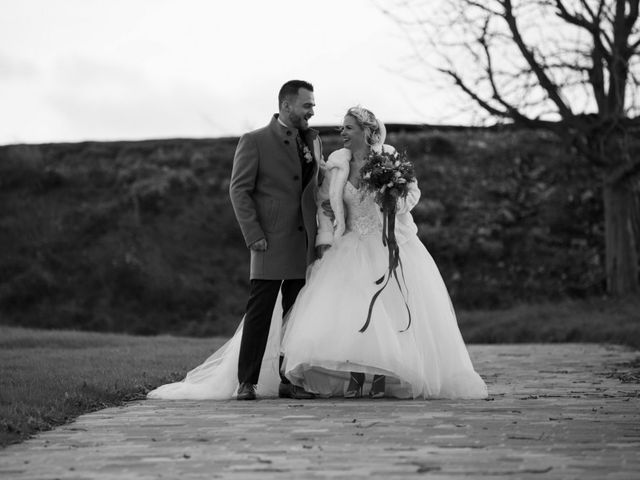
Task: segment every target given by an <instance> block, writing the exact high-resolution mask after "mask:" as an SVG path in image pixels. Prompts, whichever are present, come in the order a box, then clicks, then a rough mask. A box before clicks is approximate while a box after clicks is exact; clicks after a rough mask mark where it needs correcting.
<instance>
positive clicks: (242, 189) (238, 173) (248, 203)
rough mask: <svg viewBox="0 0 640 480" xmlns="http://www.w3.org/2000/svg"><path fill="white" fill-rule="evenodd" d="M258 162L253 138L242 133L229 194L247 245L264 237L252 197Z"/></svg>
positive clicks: (257, 153) (258, 154)
mask: <svg viewBox="0 0 640 480" xmlns="http://www.w3.org/2000/svg"><path fill="white" fill-rule="evenodd" d="M259 163H260V153H259V151H258V147H257V145H256V144H255V141H254V139H253V138H251V136H250V135H243V136H242V137H241V138H240V141H239V142H238V146H237V148H236V153H235V156H234V157H233V169H232V171H231V182H230V183H229V196H230V197H231V204H232V205H233V211H234V212H235V215H236V219H237V220H238V224H239V225H240V230H241V231H242V235H243V237H244V241H245V243H246V245H247V246H249V245H251V244H252V243H254V242H256V241H258V240H260V239H262V238H266V236H265V234H264V230H263V229H262V227H261V226H260V222H259V221H258V211H257V209H256V205H255V201H254V199H253V192H254V190H255V185H256V180H257V177H258V165H259Z"/></svg>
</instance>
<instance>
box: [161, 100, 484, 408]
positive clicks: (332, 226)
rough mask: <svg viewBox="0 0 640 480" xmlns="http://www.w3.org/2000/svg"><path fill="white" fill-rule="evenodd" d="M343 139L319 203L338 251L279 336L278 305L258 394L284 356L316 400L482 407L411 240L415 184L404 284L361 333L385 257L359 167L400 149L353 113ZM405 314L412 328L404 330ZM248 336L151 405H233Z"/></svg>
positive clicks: (406, 212) (367, 118) (450, 322)
mask: <svg viewBox="0 0 640 480" xmlns="http://www.w3.org/2000/svg"><path fill="white" fill-rule="evenodd" d="M341 135H342V138H343V142H344V148H342V149H339V150H337V151H335V152H333V153H332V154H331V155H330V156H329V159H328V160H327V163H326V168H325V173H326V178H325V180H324V182H323V184H322V186H321V191H320V192H319V201H318V204H319V205H320V207H319V209H318V222H319V228H318V239H317V242H316V244H317V245H321V244H331V247H330V248H329V249H328V250H326V251H325V253H324V255H323V256H322V258H320V259H319V260H317V261H316V262H315V263H313V264H312V265H311V266H310V267H309V269H308V272H307V279H306V285H305V286H304V287H303V289H302V290H301V291H300V293H299V295H298V298H297V300H296V303H295V304H294V306H293V307H292V308H291V310H290V311H289V312H288V315H287V318H286V323H285V327H284V330H285V331H284V332H282V331H281V321H279V319H281V318H282V311H281V310H280V308H279V307H276V309H275V311H274V313H273V316H272V321H271V327H270V331H269V339H268V342H267V349H266V352H265V355H264V359H263V363H262V367H261V371H260V376H259V379H260V380H259V382H260V383H259V384H258V385H257V394H258V395H259V396H262V397H268V396H273V397H275V396H277V392H278V385H279V381H280V378H279V371H278V361H279V357H280V353H281V352H282V353H283V354H284V362H283V364H282V369H283V371H284V373H285V375H286V377H287V378H288V379H289V380H290V381H291V382H292V383H293V384H294V385H298V386H300V387H302V388H304V389H305V390H307V391H309V392H313V393H315V394H316V395H319V396H321V397H331V396H340V397H346V398H359V397H361V396H363V394H364V391H365V389H366V390H367V391H368V394H369V396H370V397H371V398H382V397H385V396H391V397H396V398H421V399H429V398H485V397H486V396H487V387H486V385H485V383H484V382H483V380H482V379H481V378H480V376H479V375H478V374H477V373H476V372H475V371H474V369H473V365H472V363H471V360H470V358H469V354H468V352H467V349H466V347H465V344H464V341H463V339H462V336H461V334H460V331H459V329H458V324H457V321H456V316H455V313H454V310H453V307H452V305H451V301H450V299H449V295H448V293H447V290H446V287H445V285H444V282H443V281H442V277H441V276H440V273H439V271H438V268H437V266H436V265H435V263H434V261H433V259H432V258H431V255H430V254H429V252H428V251H427V249H426V248H425V247H424V245H423V244H422V243H421V242H420V240H419V239H418V237H417V235H416V233H417V228H416V225H415V223H414V222H413V219H412V217H411V214H410V210H411V209H412V208H413V207H414V206H415V205H416V203H417V202H418V200H419V197H420V190H419V189H418V186H417V185H416V183H415V182H412V183H411V184H409V193H408V195H407V196H406V198H404V199H399V200H398V205H397V214H396V226H395V236H396V239H397V242H398V245H399V251H400V261H401V265H402V277H403V278H402V280H401V281H399V282H397V283H396V282H389V283H388V284H387V286H386V287H385V288H384V289H383V290H382V292H381V294H380V296H379V297H378V299H377V301H376V303H375V305H374V307H373V309H372V311H371V317H370V322H369V325H368V328H367V329H366V330H365V331H361V330H362V326H363V323H364V322H365V320H366V319H367V314H368V310H369V304H370V301H371V299H372V297H373V295H375V293H376V292H377V291H378V290H379V289H380V285H378V284H377V283H376V279H379V278H380V277H381V276H382V275H385V272H387V271H388V267H389V265H388V262H389V254H388V251H387V247H386V246H385V245H384V244H383V242H382V228H383V222H382V214H381V212H380V207H379V206H378V205H377V204H376V203H375V202H374V198H373V195H372V194H369V193H366V192H365V191H364V189H361V188H360V187H361V186H360V169H361V168H362V166H363V165H364V164H365V162H366V161H367V158H368V156H369V154H370V153H371V152H378V153H379V152H387V153H390V152H393V151H394V149H393V147H391V146H389V145H385V144H384V139H385V128H384V125H383V124H382V122H380V121H379V120H378V119H377V118H376V117H375V115H374V114H373V113H372V112H371V111H369V110H367V109H364V108H361V107H353V108H350V109H349V110H348V111H347V113H346V115H345V117H344V122H343V127H342V133H341ZM327 199H328V200H329V203H330V205H331V209H327V208H326V202H325V200H327ZM332 217H335V218H332ZM280 303H281V302H279V301H278V302H276V305H277V306H279V305H280ZM408 312H410V315H411V319H412V321H411V323H410V325H409V326H408V327H407V324H408V320H407V317H408ZM241 337H242V323H241V324H240V326H239V327H238V330H237V332H236V334H235V335H234V336H233V337H232V338H231V340H229V341H228V342H227V343H226V344H225V345H224V346H223V347H222V348H220V349H219V350H218V351H217V352H215V353H214V354H213V355H212V356H211V357H210V358H208V359H207V360H206V361H205V362H204V363H203V364H202V365H200V366H198V367H196V368H195V369H194V370H192V371H191V372H189V373H188V374H187V376H186V378H185V379H184V380H183V381H182V382H177V383H173V384H169V385H163V386H161V387H159V388H158V389H156V390H154V391H152V392H150V393H149V395H148V397H149V398H162V399H229V398H233V397H234V396H235V392H236V388H237V363H238V352H239V346H240V339H241Z"/></svg>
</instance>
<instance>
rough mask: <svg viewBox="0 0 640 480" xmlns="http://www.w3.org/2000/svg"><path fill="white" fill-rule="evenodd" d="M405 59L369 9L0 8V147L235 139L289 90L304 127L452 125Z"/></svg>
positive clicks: (341, 5)
mask: <svg viewBox="0 0 640 480" xmlns="http://www.w3.org/2000/svg"><path fill="white" fill-rule="evenodd" d="M381 3H384V2H383V1H379V2H378V4H381ZM410 56H411V50H410V47H409V44H408V42H407V41H406V39H405V38H404V36H403V35H402V33H401V32H400V31H399V29H398V28H397V26H396V25H395V24H394V23H393V22H392V20H390V19H389V18H387V17H386V16H385V15H384V14H383V13H381V11H380V10H379V8H378V7H377V6H376V2H374V1H372V0H318V1H313V2H311V1H305V0H269V1H266V0H226V1H224V2H223V1H214V0H180V1H178V0H0V144H8V143H22V142H25V143H37V142H60V141H81V140H119V139H147V138H167V137H218V136H227V135H237V134H240V133H242V132H244V131H246V130H249V129H253V128H258V127H260V126H262V125H264V124H266V123H267V122H268V121H269V118H270V116H271V114H273V113H274V112H275V111H276V109H277V100H276V97H277V91H278V89H279V88H280V86H281V85H282V83H284V82H285V81H286V80H289V79H291V78H300V79H304V80H308V81H310V82H311V83H313V84H314V87H315V97H316V104H317V107H316V116H315V117H314V119H312V121H311V124H312V125H314V124H315V125H326V124H338V123H339V122H341V120H342V116H343V114H344V112H345V111H346V109H347V108H348V107H350V106H352V105H355V104H361V105H363V106H365V107H368V108H370V109H372V110H373V111H374V112H375V113H376V114H377V115H378V116H379V117H380V118H382V119H383V120H384V121H385V122H387V123H389V122H409V123H412V122H416V123H423V122H427V123H452V122H453V123H456V122H458V123H460V122H464V119H461V118H456V117H451V116H450V115H449V113H448V112H449V109H448V99H447V97H446V96H445V95H443V93H442V92H440V91H437V90H435V89H434V88H433V87H432V86H430V85H429V83H428V82H416V81H415V80H409V79H407V73H408V72H406V65H407V64H408V59H409V58H410ZM403 72H404V73H403Z"/></svg>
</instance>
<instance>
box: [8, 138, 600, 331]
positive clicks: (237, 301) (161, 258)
mask: <svg viewBox="0 0 640 480" xmlns="http://www.w3.org/2000/svg"><path fill="white" fill-rule="evenodd" d="M323 138H324V143H325V150H326V152H327V153H328V152H330V151H332V150H333V149H335V148H337V147H338V146H339V145H340V142H339V138H337V137H336V136H331V135H325V136H324V137H323ZM236 143H237V139H236V138H222V139H211V140H180V139H177V140H162V141H160V140H158V141H141V142H86V143H76V144H47V145H17V146H7V147H0V317H1V322H2V323H4V324H12V325H21V326H31V327H42V328H81V329H90V330H100V331H115V332H131V333H138V334H153V333H159V332H171V333H179V334H184V335H205V334H206V335H216V334H226V333H229V332H230V331H231V330H232V329H233V328H235V325H236V324H237V322H238V320H239V318H240V316H241V315H242V312H243V310H244V303H245V301H246V294H247V290H248V280H247V276H248V253H247V251H246V248H245V247H244V242H243V240H242V237H241V235H240V231H239V229H238V227H237V224H236V222H235V219H234V216H233V212H232V209H231V205H230V202H229V199H228V192H227V190H228V185H229V176H230V172H231V163H232V159H233V152H234V150H235V146H236ZM388 143H392V144H394V145H396V146H397V147H398V148H400V149H406V150H407V152H408V153H409V156H410V158H411V159H413V160H414V162H415V163H416V170H417V172H418V177H419V183H420V188H421V190H422V199H421V201H420V204H419V205H418V206H417V207H416V209H415V211H414V216H415V219H416V221H417V223H418V225H419V235H420V237H421V239H422V241H423V242H424V243H425V245H426V246H427V247H428V248H429V250H430V251H431V253H432V254H433V256H434V258H435V260H436V262H437V263H438V265H439V266H440V268H441V271H442V274H443V277H444V279H445V282H446V283H447V286H448V287H449V289H450V292H451V295H452V298H453V301H454V304H455V306H456V307H457V308H459V309H479V308H482V309H491V308H498V307H508V306H510V305H514V304H518V303H522V302H532V301H533V302H539V301H548V300H559V299H563V298H577V297H590V296H594V295H595V296H597V295H601V294H602V293H603V286H604V276H603V268H602V263H603V227H602V212H601V201H600V196H601V193H600V187H599V183H598V179H597V178H598V177H597V173H596V172H594V171H592V170H590V168H589V167H588V166H587V165H584V164H581V163H580V162H579V161H578V160H577V159H576V158H574V157H573V156H572V154H571V153H570V152H569V151H568V149H567V148H566V147H565V146H564V145H563V144H562V143H560V142H559V141H558V140H557V139H555V138H553V137H549V136H547V135H544V134H542V133H538V132H530V131H514V130H472V129H469V130H442V131H437V130H432V129H431V130H425V131H417V132H410V133H402V132H396V133H391V134H390V135H389V139H388Z"/></svg>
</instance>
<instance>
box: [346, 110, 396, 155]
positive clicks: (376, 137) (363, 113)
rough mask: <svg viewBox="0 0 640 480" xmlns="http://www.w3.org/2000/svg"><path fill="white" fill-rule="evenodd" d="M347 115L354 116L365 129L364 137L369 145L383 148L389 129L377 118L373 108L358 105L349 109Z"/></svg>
mask: <svg viewBox="0 0 640 480" xmlns="http://www.w3.org/2000/svg"><path fill="white" fill-rule="evenodd" d="M347 115H349V116H350V117H352V118H353V119H354V120H355V121H356V123H357V124H358V126H359V127H360V128H362V130H364V139H365V142H366V143H367V145H369V146H370V147H374V148H382V144H383V143H384V139H385V137H386V135H387V131H386V129H385V127H384V124H383V123H382V122H381V121H380V120H378V119H377V118H376V116H375V115H374V114H373V112H372V111H371V110H367V109H366V108H364V107H361V106H360V105H357V106H355V107H351V108H350V109H349V110H347Z"/></svg>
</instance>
